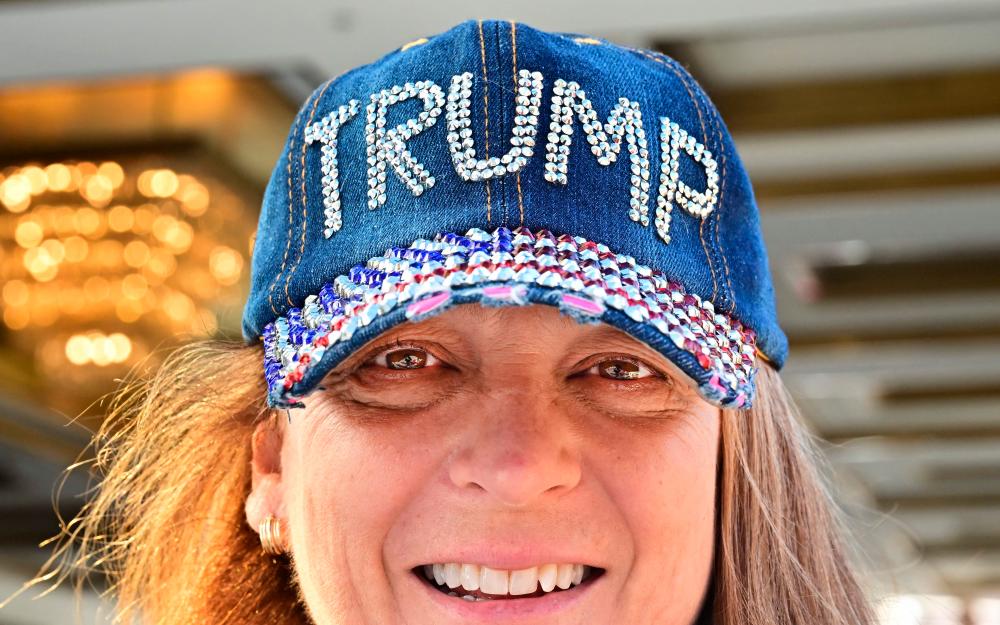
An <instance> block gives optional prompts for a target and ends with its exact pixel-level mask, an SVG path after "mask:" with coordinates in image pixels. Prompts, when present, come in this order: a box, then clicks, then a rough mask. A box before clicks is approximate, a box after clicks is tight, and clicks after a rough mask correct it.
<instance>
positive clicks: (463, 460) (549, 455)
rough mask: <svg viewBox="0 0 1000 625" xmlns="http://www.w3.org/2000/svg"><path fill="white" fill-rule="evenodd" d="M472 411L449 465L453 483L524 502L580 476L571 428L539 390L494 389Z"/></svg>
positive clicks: (510, 502) (567, 486)
mask: <svg viewBox="0 0 1000 625" xmlns="http://www.w3.org/2000/svg"><path fill="white" fill-rule="evenodd" d="M469 414H472V415H474V416H473V417H471V420H470V421H469V422H468V424H469V426H468V428H467V429H466V432H465V436H463V437H462V442H461V443H460V445H459V447H458V449H456V450H455V452H454V454H453V455H452V457H451V461H450V464H449V467H448V472H449V477H450V478H451V482H452V483H453V484H454V485H455V486H457V487H459V488H461V489H463V490H466V491H470V490H474V491H481V492H483V493H485V494H487V495H489V496H491V497H493V498H494V499H495V500H496V501H497V502H499V503H501V504H502V505H504V506H507V507H525V506H529V505H531V504H532V503H537V502H538V501H539V499H540V498H542V497H543V496H547V495H554V494H558V493H561V492H566V491H569V490H572V489H573V488H574V487H575V486H576V485H577V484H578V483H579V482H580V476H581V466H580V459H579V454H578V450H577V449H576V448H575V446H574V444H573V434H572V428H571V427H570V424H569V423H568V422H567V419H566V416H565V415H564V414H562V413H561V412H560V410H559V409H558V408H557V407H556V406H555V405H554V403H553V402H551V401H550V400H548V399H545V397H544V396H543V395H541V394H540V393H537V392H535V391H534V390H530V391H529V390H528V389H525V390H524V391H521V392H518V391H508V392H504V393H499V394H494V395H492V396H490V397H488V398H485V400H484V401H482V402H481V403H480V404H479V405H477V406H475V407H473V408H472V410H471V411H470V413H469Z"/></svg>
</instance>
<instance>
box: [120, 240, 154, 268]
mask: <svg viewBox="0 0 1000 625" xmlns="http://www.w3.org/2000/svg"><path fill="white" fill-rule="evenodd" d="M122 256H123V257H124V259H125V264H126V265H128V266H130V267H142V266H143V265H145V264H146V263H147V262H148V261H149V246H148V245H146V243H145V241H140V240H139V239H135V240H133V241H129V242H128V244H127V245H125V250H124V251H123V252H122Z"/></svg>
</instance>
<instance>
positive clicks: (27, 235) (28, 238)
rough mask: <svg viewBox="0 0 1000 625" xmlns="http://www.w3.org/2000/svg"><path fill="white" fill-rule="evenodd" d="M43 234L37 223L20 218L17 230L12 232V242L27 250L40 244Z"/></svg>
mask: <svg viewBox="0 0 1000 625" xmlns="http://www.w3.org/2000/svg"><path fill="white" fill-rule="evenodd" d="M44 234H45V233H44V232H43V231H42V226H41V225H40V224H39V223H38V222H37V221H35V220H34V219H24V218H22V221H21V223H19V224H17V228H16V229H15V230H14V240H15V241H17V244H18V245H20V246H21V247H23V248H25V249H27V248H32V247H35V246H36V245H38V244H39V243H41V241H42V236H43V235H44Z"/></svg>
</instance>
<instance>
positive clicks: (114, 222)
mask: <svg viewBox="0 0 1000 625" xmlns="http://www.w3.org/2000/svg"><path fill="white" fill-rule="evenodd" d="M133 224H135V215H133V214H132V209H131V208H129V207H128V206H125V205H124V204H116V205H115V206H112V207H111V210H109V211H108V228H111V230H113V231H115V232H128V231H129V230H131V229H132V225H133Z"/></svg>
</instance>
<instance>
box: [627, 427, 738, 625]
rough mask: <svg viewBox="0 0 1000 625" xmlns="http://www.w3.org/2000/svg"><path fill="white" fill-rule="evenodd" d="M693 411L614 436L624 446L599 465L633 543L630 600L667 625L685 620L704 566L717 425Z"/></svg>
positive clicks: (710, 534) (708, 557)
mask: <svg viewBox="0 0 1000 625" xmlns="http://www.w3.org/2000/svg"><path fill="white" fill-rule="evenodd" d="M716 414H717V413H716ZM698 417H699V418H695V419H692V420H691V421H690V422H687V423H684V424H683V425H681V426H680V427H675V428H670V429H669V430H664V431H663V432H662V433H653V434H650V435H648V436H647V435H645V434H646V433H644V435H643V436H632V437H630V438H629V440H628V441H625V440H621V441H619V443H620V444H621V445H625V444H628V446H629V447H628V448H627V449H625V448H623V447H619V452H618V453H616V454H615V455H614V461H615V467H616V468H614V467H609V468H608V469H607V471H608V474H609V475H613V476H615V477H614V483H613V484H610V483H609V484H607V488H608V489H609V490H611V491H612V492H613V496H614V497H615V500H616V502H617V506H618V507H619V509H620V510H621V511H622V514H623V516H624V517H625V521H626V523H627V524H628V526H629V530H630V531H631V533H632V537H633V540H634V543H635V560H634V562H633V563H632V567H631V569H630V571H629V584H628V588H627V590H626V592H627V593H630V594H631V595H632V596H633V599H634V601H631V602H630V603H631V605H645V606H647V607H649V608H657V609H659V610H660V612H659V613H661V614H663V615H671V616H670V618H668V619H667V620H666V621H665V622H670V623H673V622H689V621H685V619H686V618H688V617H689V616H690V615H692V614H694V613H695V612H696V611H697V606H698V602H699V600H700V598H701V596H702V592H703V590H704V588H705V585H706V583H707V580H708V577H709V575H710V571H711V566H712V554H713V546H714V545H713V542H714V535H715V527H714V526H715V492H716V478H717V476H716V472H717V468H716V463H717V457H718V444H719V443H718V441H719V426H718V419H717V416H715V417H713V415H712V414H711V413H709V414H707V415H698ZM609 440H610V439H609ZM664 580H669V584H666V585H665V584H664ZM653 604H656V605H653ZM634 616H635V619H637V620H635V622H644V621H643V620H642V619H643V617H642V615H639V614H636V615H634Z"/></svg>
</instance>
